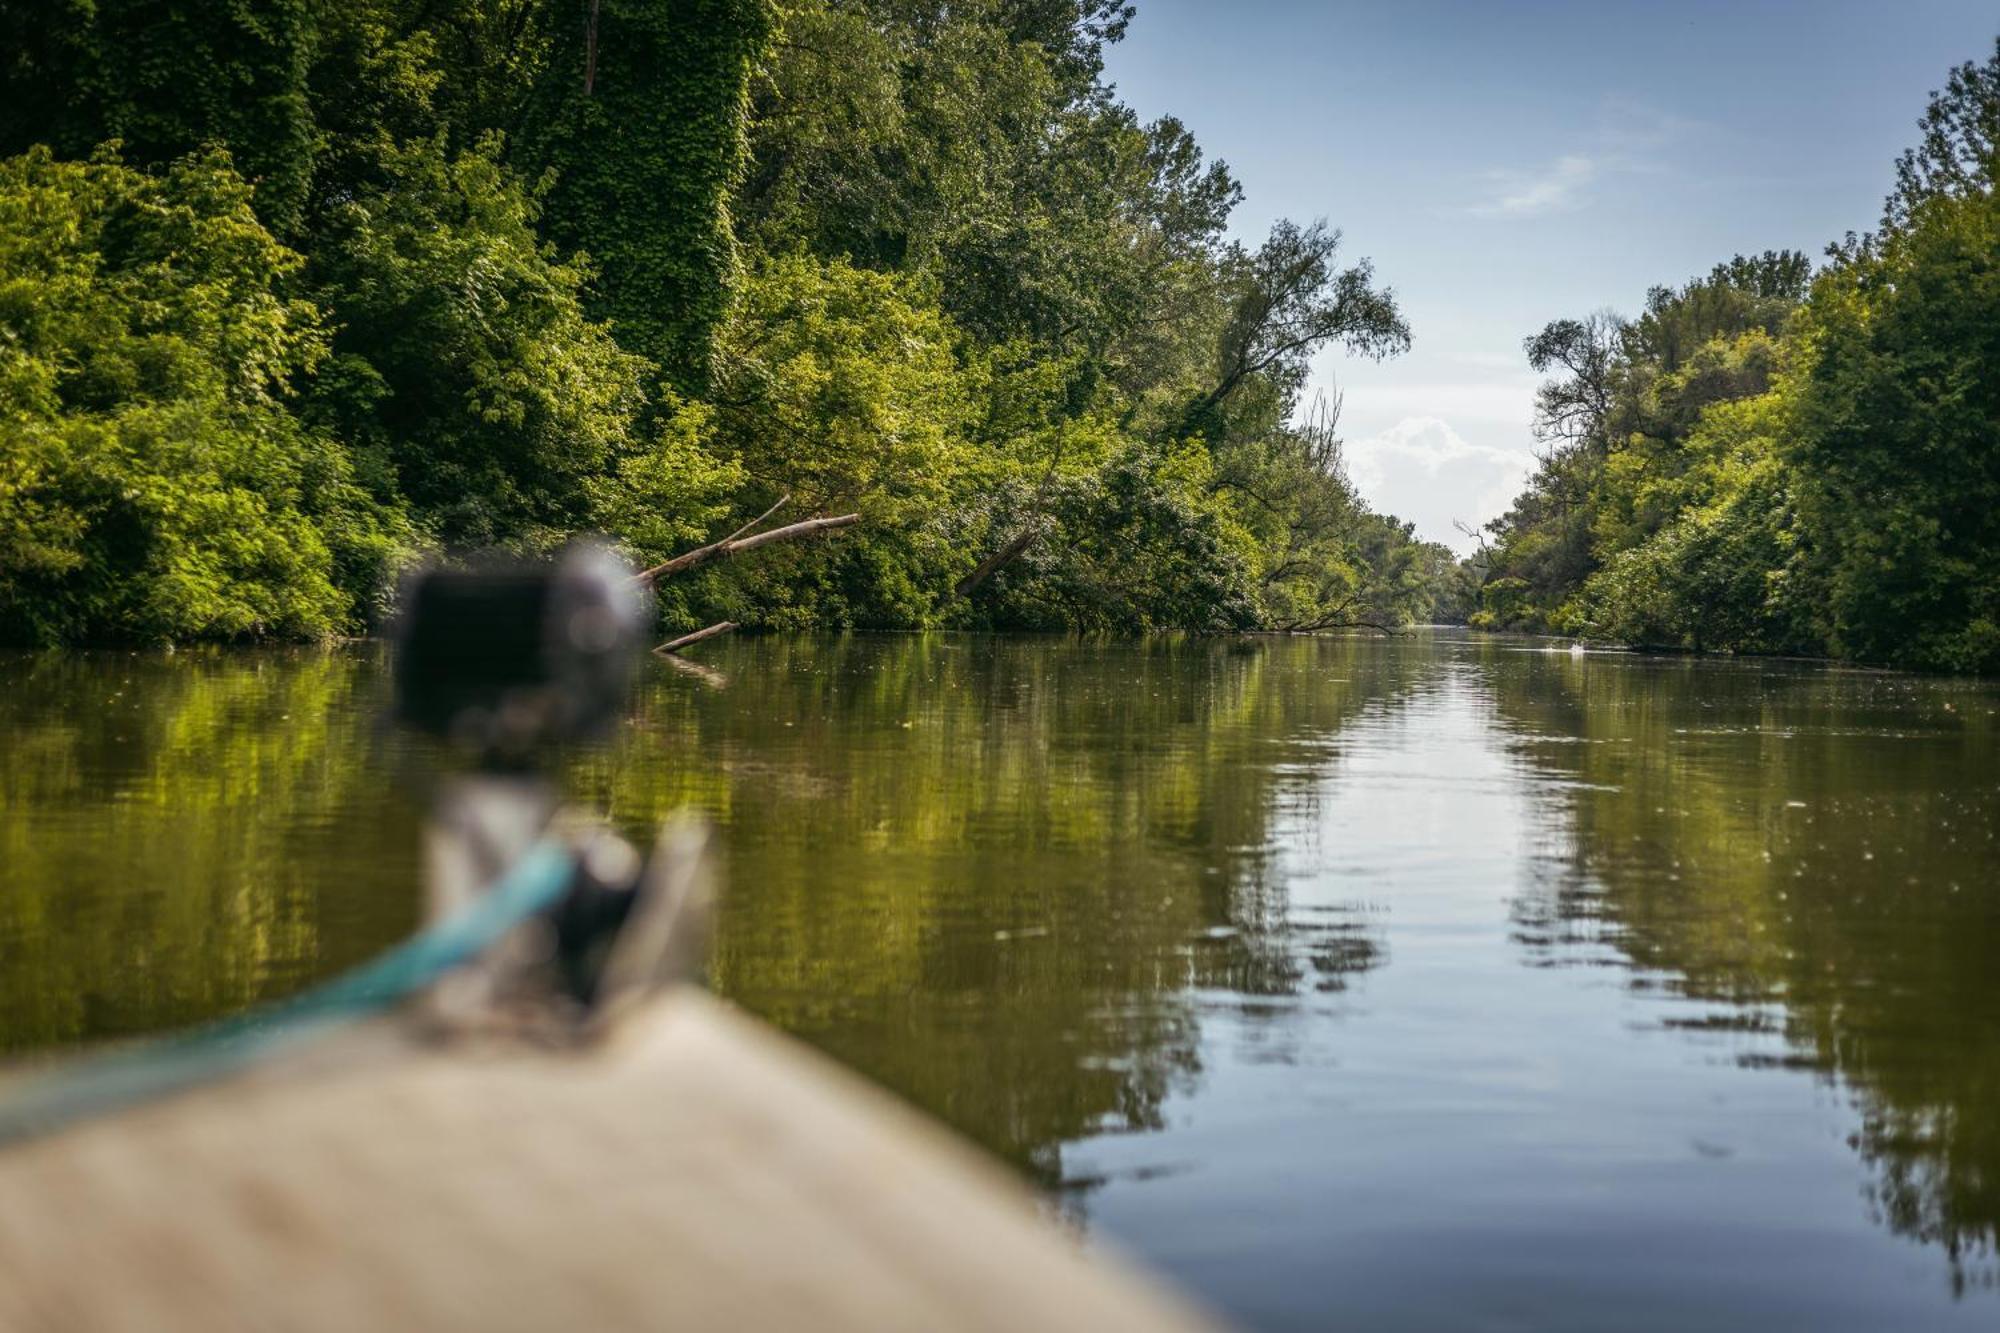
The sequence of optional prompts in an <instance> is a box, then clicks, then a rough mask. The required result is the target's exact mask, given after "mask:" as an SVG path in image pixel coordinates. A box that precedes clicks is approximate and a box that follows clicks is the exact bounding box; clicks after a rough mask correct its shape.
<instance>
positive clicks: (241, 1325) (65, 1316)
mask: <svg viewBox="0 0 2000 1333" xmlns="http://www.w3.org/2000/svg"><path fill="white" fill-rule="evenodd" d="M416 1032H417V1029H415V1028H414V1027H413V1026H412V1025H411V1024H410V1023H409V1022H408V1021H407V1020H406V1019H389V1020H379V1021H375V1022H371V1023H368V1024H365V1025H363V1026H361V1027H360V1028H357V1029H355V1030H354V1031H352V1032H350V1033H349V1034H348V1035H347V1036H345V1037H341V1038H336V1039H332V1040H330V1041H326V1042H322V1043H320V1044H318V1045H317V1046H316V1047H313V1048H310V1049H309V1050H308V1051H306V1052H305V1053H302V1054H299V1055H294V1056H289V1057H286V1058H284V1059H281V1060H279V1061H276V1062H274V1063H272V1064H271V1065H268V1066H266V1067H262V1068H259V1069H257V1070H255V1071H253V1072H251V1073H248V1074H246V1075H242V1076H239V1077H236V1078H233V1079H229V1080H227V1081H225V1082H223V1083H220V1084H215V1085H211V1086H209V1087H205V1088H202V1089H200V1090H197V1091H194V1092H191V1093H187V1094H184V1095H182V1096H179V1097H176V1098H173V1099H170V1100H167V1101H163V1102H157V1103H154V1104H151V1105H147V1106H142V1107H139V1108H136V1109H133V1110H129V1111H125V1112H122V1113H119V1114H115V1115H111V1116H107V1117H105V1118H102V1119H98V1120H94V1121H89V1122H86V1123H83V1124H80V1125H77V1126H74V1127H72V1128H70V1129H68V1130H66V1131H63V1132H61V1133H59V1134H56V1135H53V1136H51V1137H47V1138H42V1139H35V1140H29V1141H26V1142H22V1143H18V1144H16V1145H14V1146H12V1147H9V1148H6V1149H4V1150H0V1328H5V1329H8V1330H17V1331H30V1330H32V1331H35V1333H40V1331H41V1330H64V1333H72V1331H74V1330H141V1329H143V1330H149V1331H150V1330H168V1331H170V1333H171V1331H175V1330H190V1331H192V1330H201V1331H202V1333H215V1331H217V1330H231V1329H257V1330H273V1329H288V1330H321V1329H326V1330H332V1329H340V1330H351V1329H391V1328H393V1329H404V1328H422V1329H467V1330H471V1329H478V1330H482V1331H485V1333H490V1331H491V1330H505V1329H536V1330H547V1329H557V1328H590V1329H637V1328H675V1329H729V1330H760V1329H792V1328H812V1329H823V1330H829V1331H831V1333H840V1331H841V1330H862V1329H866V1330H870V1333H879V1331H880V1330H897V1329H907V1330H925V1333H932V1331H935V1330H986V1329H995V1330H997V1329H1023V1328H1031V1329H1038V1330H1058V1331H1059V1330H1104V1329H1159V1330H1192V1329H1196V1328H1201V1327H1206V1326H1208V1325H1207V1324H1206V1321H1205V1320H1203V1319H1202V1318H1201V1317H1200V1316H1198V1315H1197V1314H1195V1313H1193V1312H1192V1311H1190V1310H1189V1309H1188V1308H1186V1307H1185V1306H1183V1305H1181V1304H1179V1303H1178V1302H1177V1301H1175V1300H1174V1299H1172V1298H1171V1297H1169V1296H1167V1295H1165V1294H1164V1293H1163V1292H1162V1291H1160V1290H1159V1289H1157V1288H1155V1287H1153V1286H1152V1285H1150V1284H1149V1283H1148V1282H1147V1281H1145V1280H1143V1279H1141V1278H1139V1277H1137V1276H1135V1274H1134V1273H1133V1272H1132V1270H1129V1269H1127V1268H1126V1267H1124V1266H1123V1265H1122V1264H1120V1263H1118V1262H1116V1261H1115V1260H1113V1259H1111V1258H1109V1257H1108V1256H1106V1255H1104V1254H1103V1253H1101V1252H1098V1251H1094V1250H1092V1249H1089V1248H1086V1247H1085V1245H1084V1244H1083V1243H1082V1242H1081V1241H1080V1240H1079V1239H1078V1238H1077V1237H1075V1236H1073V1235H1072V1234H1070V1233H1069V1232H1068V1231H1066V1230H1065V1229H1063V1228H1062V1227H1060V1226H1059V1225H1058V1224H1056V1223H1055V1222H1054V1221H1052V1220H1051V1219H1050V1218H1048V1217H1047V1216H1046V1215H1044V1214H1043V1213H1041V1212H1040V1211H1039V1210H1038V1209H1037V1206H1036V1204H1035V1203H1034V1201H1033V1200H1032V1198H1031V1197H1030V1196H1029V1194H1028V1193H1027V1191H1026V1190H1025V1189H1024V1188H1023V1187H1022V1186H1021V1185H1020V1184H1019V1183H1018V1182H1016V1181H1015V1180H1013V1179H1011V1178H1009V1177H1008V1176H1006V1174H1005V1173H1004V1172H1003V1171H1002V1170H1001V1169H1000V1168H999V1167H998V1166H996V1165H995V1164H993V1163H990V1162H989V1161H987V1160H986V1159H984V1158H983V1157H981V1156H980V1155H979V1154H978V1153H976V1152H975V1151H974V1150H973V1149H971V1148H969V1147H967V1146H965V1145H963V1144H961V1143H959V1142H958V1141H957V1140H955V1139H953V1138H952V1137H951V1136H950V1135H948V1134H947V1133H946V1132H945V1131H943V1130H941V1129H940V1128H938V1127H936V1126H934V1125H933V1124H931V1123H930V1122H928V1121H927V1120H925V1119H924V1118H923V1117H922V1116H921V1115H919V1114H918V1113H916V1112H914V1111H912V1110H910V1109H908V1108H906V1107H904V1106H902V1105H901V1104H899V1103H897V1102H896V1101H895V1100H894V1099H892V1098H891V1097H889V1096H888V1095H887V1094H885V1093H882V1092H880V1091H879V1090H877V1089H874V1088H872V1087H870V1086H868V1085H867V1084H865V1083H863V1082H862V1081H861V1080H860V1079H858V1078H857V1077H855V1076H854V1075H852V1074H850V1073H848V1072H847V1071H845V1070H842V1069H840V1068H838V1067H837V1066H835V1065H834V1064H833V1063H832V1062H831V1061H828V1060H826V1059H825V1058H823V1057H821V1056H819V1055H817V1054H815V1053H813V1052H811V1051H808V1050H806V1049H805V1048H803V1047H802V1046H800V1045H798V1044H797V1043H795V1042H793V1041H791V1040H790V1039H788V1038H785V1037H783V1036H781V1035H779V1034H778V1033H776V1032H774V1031H772V1030H770V1029H768V1028H765V1027H764V1026H763V1025H761V1024H759V1023H757V1022H755V1021H754V1020H752V1019H749V1018H748V1017H746V1016H744V1015H742V1014H740V1013H738V1012H736V1011H734V1010H733V1009H731V1008H730V1007H729V1006H727V1005H726V1004H724V1003H723V1002H721V1001H719V1000H716V999H714V998H712V997H710V996H708V995H706V994H705V993H703V992H700V991H698V990H695V989H694V988H692V987H688V986H679V987H674V988H671V989H670V990H668V991H666V992H664V993H662V994H659V995H657V996H656V997H655V998H653V999H651V1000H650V1001H647V1002H646V1003H645V1004H644V1006H643V1007H642V1008H641V1009H640V1010H639V1012H637V1013H634V1014H632V1015H630V1016H629V1017H628V1018H627V1019H626V1021H625V1022H623V1023H622V1024H621V1025H620V1028H619V1031H617V1032H616V1033H615V1034H613V1035H612V1036H611V1037H610V1038H609V1039H607V1040H606V1041H604V1042H600V1043H593V1044H590V1045H588V1046H585V1047H583V1048H581V1049H570V1050H547V1049H535V1048H533V1047H529V1046H524V1045H523V1044H521V1043H518V1042H514V1043H509V1044H506V1045H504V1046H498V1047H495V1046H492V1045H490V1044H489V1045H481V1044H479V1043H468V1042H464V1041H459V1042H451V1043H445V1044H441V1045H440V1044H437V1043H435V1042H426V1041H424V1040H422V1039H420V1038H419V1037H418V1036H417V1035H416Z"/></svg>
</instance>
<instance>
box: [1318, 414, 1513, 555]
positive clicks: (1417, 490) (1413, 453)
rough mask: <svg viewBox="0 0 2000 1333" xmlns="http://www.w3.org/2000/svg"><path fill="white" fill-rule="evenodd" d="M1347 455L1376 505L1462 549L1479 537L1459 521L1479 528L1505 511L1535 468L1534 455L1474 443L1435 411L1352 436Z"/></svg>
mask: <svg viewBox="0 0 2000 1333" xmlns="http://www.w3.org/2000/svg"><path fill="white" fill-rule="evenodd" d="M1346 453H1347V467H1348V473H1349V475H1350V476H1352V477H1353V478H1354V484H1355V485H1356V486H1358V487H1360V489H1361V493H1362V494H1363V495H1365V496H1367V497H1368V501H1369V503H1370V504H1372V505H1374V506H1375V507H1376V508H1377V509H1380V510H1383V511H1385V512H1387V513H1391V514H1394V515H1396V517H1398V518H1403V519H1408V520H1410V521H1411V522H1413V523H1415V524H1416V526H1417V535H1418V536H1420V537H1424V538H1427V539H1429V540H1431V541H1440V542H1444V543H1445V544H1447V545H1449V546H1450V547H1451V548H1452V549H1454V550H1456V551H1459V552H1460V553H1464V552H1467V551H1469V550H1470V549H1471V547H1472V545H1473V542H1472V540H1471V539H1470V538H1468V537H1466V536H1465V535H1464V534H1463V533H1461V532H1459V531H1458V530H1457V529H1456V528H1455V527H1454V524H1455V523H1456V522H1461V521H1462V522H1465V523H1468V524H1471V525H1473V526H1475V527H1476V526H1478V525H1480V524H1483V523H1485V522H1486V521H1487V520H1488V519H1491V518H1495V517H1497V516H1498V515H1500V514H1501V513H1503V512H1505V510H1506V508H1507V506H1508V505H1509V504H1510V503H1511V502H1512V501H1513V499H1514V496H1515V495H1516V494H1518V493H1519V491H1520V489H1521V486H1522V484H1523V483H1524V482H1525V481H1526V480H1527V478H1528V475H1529V474H1530V473H1531V472H1532V471H1533V470H1534V467H1535V457H1534V454H1533V453H1532V452H1530V451H1528V450H1526V449H1507V448H1502V447H1499V446H1497V445H1488V444H1474V443H1472V442H1471V441H1469V440H1467V439H1466V438H1465V437H1464V436H1463V435H1460V434H1459V433H1458V431H1456V430H1455V429H1453V428H1452V426H1451V423H1449V422H1447V421H1445V420H1444V419H1442V418H1440V417H1435V416H1410V417H1405V418H1403V419H1402V420H1401V421H1398V422H1397V423H1396V424H1395V425H1393V426H1391V427H1389V429H1387V430H1385V431H1382V432H1381V433H1380V434H1377V435H1372V436H1369V437H1368V438H1366V439H1362V440H1355V441H1351V442H1350V443H1349V444H1348V446H1347V450H1346Z"/></svg>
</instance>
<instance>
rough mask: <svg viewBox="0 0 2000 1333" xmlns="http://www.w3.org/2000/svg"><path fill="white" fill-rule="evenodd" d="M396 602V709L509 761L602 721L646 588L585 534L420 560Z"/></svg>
mask: <svg viewBox="0 0 2000 1333" xmlns="http://www.w3.org/2000/svg"><path fill="white" fill-rule="evenodd" d="M400 602H401V616H400V620H399V622H398V626H397V633H396V716H397V719H398V720H399V721H401V722H403V723H404V724H406V725H408V726H412V727H415V728H417V729H418V730H420V731H426V732H430V733H431V734H433V735H438V736H443V737H446V738H448V739H450V740H452V741H453V742H455V743H457V744H459V745H461V746H464V747H466V748H467V749H470V750H473V751H475V752H477V753H478V754H479V756H480V758H481V759H482V761H483V762H487V763H492V764H502V765H510V766H511V765H517V764H520V763H523V762H526V761H528V760H530V759H532V758H533V757H534V756H535V755H536V754H537V753H539V752H540V751H542V750H544V749H545V748H547V747H549V746H551V745H557V744H561V743H564V742H569V741H578V740H591V739H595V738H598V737H601V736H602V735H603V734H604V733H605V732H606V731H607V730H609V728H610V726H611V724H612V723H613V722H614V721H615V720H616V719H617V717H618V716H619V713H620V710H621V708H622V707H623V705H624V701H625V695H626V691H627V689H628V688H629V687H630V685H631V683H632V675H633V669H634V666H635V664H636V662H637V660H638V657H639V654H640V652H641V651H642V649H643V646H644V636H645V633H646V631H647V629H648V628H650V626H649V623H648V622H649V619H650V613H651V598H650V597H649V596H648V594H647V591H646V589H645V588H644V586H643V585H641V584H640V583H639V582H637V581H636V580H635V579H634V578H633V576H632V572H631V570H629V569H628V568H626V566H625V564H624V562H623V561H621V560H619V559H618V558H617V557H616V556H614V555H613V554H612V553H611V552H610V551H609V550H607V549H606V548H605V547H603V546H601V545H598V544H596V543H584V542H580V543H576V544H574V545H572V546H570V547H569V548H568V549H567V550H566V551H564V553H563V554H562V556H561V557H560V558H559V559H557V560H556V561H555V562H553V563H550V564H540V565H535V564H527V563H497V562H488V563H484V564H481V565H475V566H472V567H468V568H446V567H443V566H433V567H430V568H427V569H423V570H420V571H418V572H417V573H415V574H413V575H412V576H411V577H410V578H409V579H408V580H407V581H406V582H405V584H404V587H403V590H402V596H401V598H400Z"/></svg>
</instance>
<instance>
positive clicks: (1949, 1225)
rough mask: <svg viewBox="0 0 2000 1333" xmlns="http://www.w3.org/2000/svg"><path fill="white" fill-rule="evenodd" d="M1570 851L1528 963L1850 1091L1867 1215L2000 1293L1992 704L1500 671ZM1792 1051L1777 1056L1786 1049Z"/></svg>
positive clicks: (1809, 679) (1543, 903) (1630, 670)
mask: <svg viewBox="0 0 2000 1333" xmlns="http://www.w3.org/2000/svg"><path fill="white" fill-rule="evenodd" d="M1484 662H1485V674H1486V677H1487V680H1488V681H1489V684H1490V688H1491V689H1492V692H1493V695H1494V698H1495V700H1496V706H1497V709H1498V714H1499V718H1500V722H1501V725H1503V726H1504V727H1506V728H1507V729H1508V730H1509V731H1510V732H1511V733H1512V735H1513V737H1514V746H1515V748H1516V751H1517V753H1518V754H1519V756H1520V757H1521V758H1522V759H1523V760H1524V761H1525V762H1526V763H1528V764H1529V765H1531V766H1532V767H1533V768H1534V769H1535V770H1536V771H1538V772H1539V773H1541V774H1543V775H1545V776H1546V777H1549V778H1554V779H1556V780H1557V782H1556V783H1555V784H1554V785H1552V786H1548V787H1546V788H1545V790H1547V791H1548V796H1547V798H1546V799H1547V800H1549V801H1551V802H1554V803H1556V804H1557V805H1558V806H1559V807H1560V809H1559V810H1557V811H1554V812H1552V815H1553V818H1552V821H1551V825H1552V826H1553V827H1559V828H1564V829H1566V830H1567V831H1568V834H1567V837H1566V838H1564V839H1563V840H1562V843H1563V845H1560V846H1556V847H1551V848H1548V849H1546V853H1547V854H1546V857H1545V859H1544V862H1543V866H1544V868H1545V869H1546V870H1547V871H1548V872H1549V873H1548V874H1547V875H1546V876H1544V877H1541V878H1540V879H1539V880H1538V886H1537V887H1535V888H1533V889H1531V890H1530V891H1529V892H1527V893H1525V894H1524V895H1522V896H1521V897H1520V898H1519V899H1518V900H1517V902H1516V905H1515V919H1516V923H1517V927H1518V930H1517V939H1518V940H1519V942H1520V943H1521V944H1522V946H1523V948H1524V950H1525V951H1526V954H1527V957H1528V958H1529V960H1530V961H1531V962H1541V963H1550V964H1561V965H1574V964H1577V963H1592V962H1599V963H1601V962H1605V961H1616V962H1617V963H1618V964H1619V965H1622V966H1627V967H1630V968H1632V969H1634V983H1633V984H1635V985H1640V986H1648V985H1651V986H1662V987H1665V988H1667V989H1669V990H1671V991H1673V992H1675V993H1678V994H1681V995H1684V996H1686V997H1689V998H1691V999H1695V1000H1699V1001H1706V1002H1711V1003H1712V1004H1714V1005H1715V1006H1716V1008H1715V1010H1714V1012H1713V1013H1712V1014H1710V1015H1707V1016H1706V1017H1702V1018H1697V1019H1692V1020H1689V1019H1682V1020H1678V1021H1677V1026H1678V1027H1679V1028H1680V1029H1681V1030H1682V1031H1684V1032H1686V1033H1688V1035H1689V1037H1690V1038H1691V1039H1696V1040H1705V1041H1716V1042H1722V1043H1726V1045H1725V1046H1724V1049H1727V1050H1730V1051H1731V1052H1732V1055H1733V1058H1735V1059H1736V1060H1738V1061H1739V1062H1741V1063H1745V1064H1753V1065H1754V1064H1762V1065H1770V1066H1776V1067H1787V1068H1802V1069H1810V1070H1814V1071H1818V1072H1819V1073H1820V1074H1821V1075H1822V1076H1823V1077H1826V1078H1830V1079H1834V1080H1837V1082H1838V1085H1839V1086H1840V1087H1842V1088H1845V1089H1846V1090H1847V1092H1848V1094H1849V1095H1850V1096H1851V1098H1852V1100H1853V1102H1854V1105H1855V1108H1856V1110H1857V1112H1858V1115H1859V1120H1860V1126H1859V1129H1858V1130H1857V1131H1856V1133H1855V1135H1854V1137H1853V1140H1852V1144H1853V1146H1854V1148H1855V1149H1856V1150H1857V1151H1858V1152H1859V1153H1860V1155H1861V1156H1862V1158H1863V1159H1864V1160H1865V1161H1866V1162H1867V1163H1868V1164H1869V1167H1870V1171H1871V1176H1872V1184H1871V1185H1870V1196H1871V1204H1872V1206H1873V1208H1874V1209H1875V1211H1876V1213H1877V1215H1878V1216H1879V1218H1880V1220H1881V1221H1883V1222H1884V1223H1886V1224H1887V1225H1888V1226H1889V1227H1891V1228H1893V1229H1894V1230H1895V1231H1897V1232H1898V1233H1900V1234H1903V1235H1906V1236H1909V1237H1912V1238H1914V1239H1916V1240H1919V1241H1922V1242H1924V1243H1926V1244H1930V1245H1935V1246H1937V1247H1938V1248H1939V1249H1941V1250H1942V1251H1943V1253H1944V1254H1945V1255H1946V1256H1947V1258H1948V1261H1949V1264H1950V1269H1951V1274H1952V1281H1953V1282H1954V1284H1955V1285H1956V1286H1958V1287H1959V1288H1961V1289H1962V1288H1963V1287H1964V1286H1966V1285H1968V1284H1977V1285H1981V1286H1988V1287H1990V1286H1993V1285H1995V1283H1996V1278H1997V1277H2000V1266H1997V1265H1996V1262H1995V1247H1996V1240H2000V973H1996V971H1995V959H1996V957H2000V901H1996V897H1995V876H1994V869H1995V866H1996V864H2000V842H1996V831H2000V727H1997V726H1996V716H1995V712H1994V706H1993V697H1992V692H1991V690H1990V687H1985V686H1981V685H1979V684H1977V683H1968V682H1949V681H1938V680H1926V679H1922V678H1916V677H1909V676H1901V675H1891V674H1884V673H1873V672H1862V671H1842V670H1834V669H1827V668H1821V667H1817V666H1810V665H1804V664H1787V663H1753V662H1740V663H1728V662H1717V661H1714V660H1708V661H1697V660H1692V659H1673V658H1669V659H1647V658H1626V659H1622V660H1620V659H1610V658H1604V657H1590V658H1586V659H1584V660H1581V661H1579V660H1576V659H1573V658H1570V657H1568V656H1553V655H1545V654H1533V653H1512V654H1503V653H1500V652H1497V651H1496V652H1490V653H1488V654H1486V656H1485V658H1484ZM1774 1031H1775V1032H1777V1033H1780V1034H1781V1035H1782V1042H1783V1047H1782V1052H1781V1053H1779V1054H1775V1055H1774V1054H1772V1053H1770V1051H1769V1049H1768V1048H1767V1047H1768V1038H1767V1039H1766V1040H1765V1041H1764V1042H1762V1043H1760V1042H1759V1041H1758V1040H1757V1038H1758V1034H1765V1033H1771V1032H1774Z"/></svg>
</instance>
